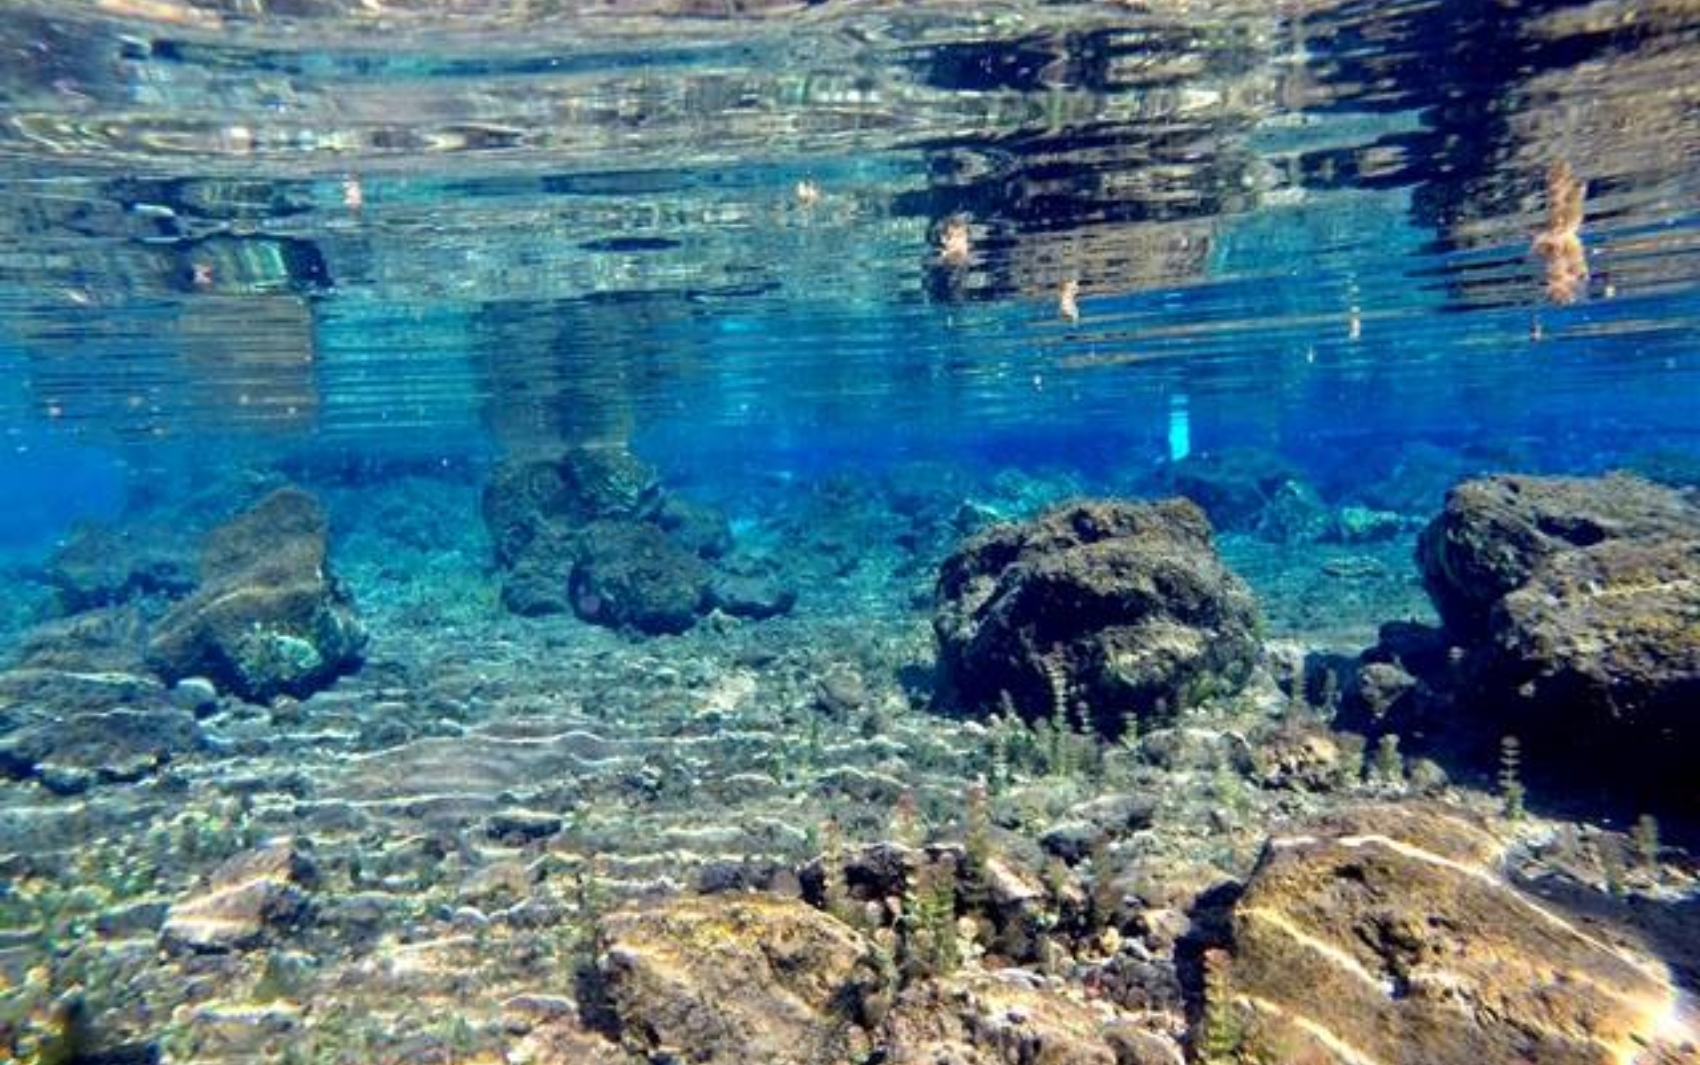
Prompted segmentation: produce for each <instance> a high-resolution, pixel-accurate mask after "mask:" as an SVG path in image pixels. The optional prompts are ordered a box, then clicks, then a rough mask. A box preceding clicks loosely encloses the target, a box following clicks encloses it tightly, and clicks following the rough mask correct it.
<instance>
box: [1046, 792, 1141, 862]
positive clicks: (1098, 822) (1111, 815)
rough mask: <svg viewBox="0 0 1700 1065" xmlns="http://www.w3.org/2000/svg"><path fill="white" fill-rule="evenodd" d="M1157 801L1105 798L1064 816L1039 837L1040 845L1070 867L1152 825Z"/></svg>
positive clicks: (1081, 806) (1104, 796)
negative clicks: (1103, 847)
mask: <svg viewBox="0 0 1700 1065" xmlns="http://www.w3.org/2000/svg"><path fill="white" fill-rule="evenodd" d="M1156 812H1157V801H1156V799H1154V798H1153V797H1151V796H1149V795H1103V796H1100V797H1099V798H1096V799H1093V800H1091V801H1089V802H1083V803H1079V804H1077V805H1075V806H1072V807H1070V808H1069V809H1068V810H1066V811H1064V812H1063V817H1062V819H1061V820H1060V821H1058V822H1057V823H1056V824H1054V825H1052V826H1051V827H1050V828H1048V829H1046V830H1045V832H1044V834H1043V835H1041V836H1040V837H1039V845H1040V846H1041V847H1043V848H1044V849H1045V850H1046V851H1047V852H1048V853H1050V854H1052V855H1054V856H1056V857H1058V858H1061V859H1062V860H1063V861H1065V862H1067V863H1069V864H1070V865H1073V864H1075V863H1076V862H1080V861H1084V860H1085V859H1086V858H1088V857H1090V856H1091V854H1092V852H1093V850H1094V849H1096V848H1097V847H1100V846H1103V845H1104V844H1107V843H1110V842H1111V841H1113V840H1117V839H1120V838H1121V837H1123V836H1125V835H1127V834H1128V833H1129V832H1134V831H1137V830H1139V829H1142V828H1148V827H1150V825H1151V820H1152V817H1153V816H1154V815H1155V814H1156Z"/></svg>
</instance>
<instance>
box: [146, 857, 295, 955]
mask: <svg viewBox="0 0 1700 1065" xmlns="http://www.w3.org/2000/svg"><path fill="white" fill-rule="evenodd" d="M316 879H317V873H316V870H315V869H314V867H313V863H312V861H311V860H310V859H309V858H308V857H307V855H306V854H305V852H304V851H303V850H302V849H301V848H300V846H299V845H298V844H297V843H295V842H294V841H292V840H277V841H274V842H272V843H268V844H266V845H265V846H263V847H260V848H258V849H256V850H251V851H246V852H244V853H242V854H238V855H236V856H235V857H233V858H231V859H230V860H229V861H227V862H225V863H224V864H223V865H221V866H219V867H218V868H217V869H216V870H214V871H213V874H212V876H210V877H209V878H208V879H207V883H206V885H205V886H204V887H203V888H201V889H200V890H199V891H197V892H195V893H194V894H192V895H190V896H189V897H188V898H186V899H182V900H180V901H178V902H177V903H175V904H174V905H173V906H172V907H171V910H170V912H169V913H168V914H167V915H166V918H165V927H164V928H163V929H161V931H160V941H161V943H162V945H164V946H165V947H167V948H170V949H177V950H190V951H200V952H217V951H229V950H242V949H246V948H248V947H252V946H255V945H256V944H258V943H260V942H262V941H263V940H264V939H265V938H266V936H267V935H269V934H271V933H272V932H274V931H277V930H280V929H285V928H288V927H290V926H292V925H294V924H295V923H296V922H298V921H299V920H300V919H301V918H302V916H303V915H304V914H305V913H306V910H307V903H308V898H307V891H308V889H310V888H311V887H312V886H313V884H314V882H315V880H316Z"/></svg>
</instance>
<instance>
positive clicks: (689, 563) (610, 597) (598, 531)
mask: <svg viewBox="0 0 1700 1065" xmlns="http://www.w3.org/2000/svg"><path fill="white" fill-rule="evenodd" d="M575 552H576V556H577V561H576V563H575V564H574V566H573V570H572V574H571V576H570V577H569V579H568V598H569V600H570V602H571V603H572V606H573V611H574V612H575V613H577V614H578V616H579V617H580V618H582V619H584V620H585V621H589V622H592V623H594V624H597V625H607V626H609V627H611V628H629V629H634V630H636V631H638V632H642V633H647V634H651V635H654V634H659V633H678V632H684V631H685V630H686V629H688V628H690V627H691V626H692V625H693V624H695V622H696V619H697V617H698V616H699V615H700V614H702V613H704V612H705V611H706V610H707V608H708V588H709V579H710V573H709V569H708V567H707V565H705V564H704V563H703V561H702V560H701V559H700V558H698V557H697V556H696V555H693V554H691V553H690V552H689V551H686V550H685V549H684V548H682V547H680V546H678V545H677V544H675V543H674V542H673V541H671V540H669V539H668V538H667V536H666V534H665V533H663V532H662V531H661V530H660V529H658V528H656V527H655V526H654V525H650V524H648V523H647V522H637V521H613V520H609V521H597V522H592V523H591V524H590V525H589V526H587V527H586V528H585V529H584V531H583V532H582V533H580V534H579V536H578V538H577V539H576V541H575Z"/></svg>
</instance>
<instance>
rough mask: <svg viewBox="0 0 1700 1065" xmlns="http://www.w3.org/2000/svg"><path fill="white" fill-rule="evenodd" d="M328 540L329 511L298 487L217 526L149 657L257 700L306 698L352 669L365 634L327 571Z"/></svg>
mask: <svg viewBox="0 0 1700 1065" xmlns="http://www.w3.org/2000/svg"><path fill="white" fill-rule="evenodd" d="M326 538H327V528H326V521H325V513H324V510H323V509H322V508H321V507H320V506H319V504H318V502H317V501H316V500H315V499H314V498H313V497H312V496H310V495H308V494H307V493H305V492H302V491H300V490H298V489H293V488H285V489H280V490H279V491H276V492H274V493H272V494H271V495H269V496H267V497H266V498H265V499H263V500H261V501H260V502H259V503H258V504H256V505H255V506H254V507H253V509H251V510H248V511H245V512H244V513H242V514H240V515H238V516H237V517H235V518H233V519H232V520H230V521H228V522H226V523H225V524H223V525H220V526H218V527H217V528H215V529H213V530H212V532H210V533H209V534H208V535H207V538H206V541H205V543H204V544H203V545H202V548H201V584H200V587H199V588H198V589H197V590H196V591H195V593H194V594H193V595H191V596H190V597H189V598H187V599H185V600H183V601H182V602H181V603H179V604H177V606H175V607H173V608H172V610H171V611H170V612H169V613H168V614H166V615H165V617H163V618H161V619H160V621H159V623H158V624H157V625H156V626H155V627H154V632H153V637H152V639H151V640H150V641H149V642H148V661H149V662H150V663H151V664H152V666H153V667H154V669H155V670H156V671H157V672H159V673H160V675H161V676H163V677H165V678H166V679H167V680H177V679H180V678H182V677H187V676H205V677H208V678H210V679H212V680H213V681H215V682H216V683H218V684H219V685H221V686H222V687H224V688H226V689H228V690H230V691H232V692H235V693H236V694H238V695H240V696H242V697H243V698H245V699H251V700H266V699H270V698H271V697H273V696H275V695H279V694H289V695H294V696H297V697H299V696H305V695H308V694H310V693H312V692H313V691H316V690H318V689H319V688H322V687H324V686H325V685H326V684H328V683H330V682H331V681H332V680H333V679H335V678H336V677H337V676H339V675H340V674H342V673H345V672H347V671H348V670H350V669H352V668H353V667H354V666H355V665H357V664H358V663H359V661H360V653H361V650H362V649H363V648H364V647H365V644H366V632H365V629H364V627H363V626H362V625H361V623H360V621H359V619H358V618H357V617H356V616H355V613H354V606H353V602H352V600H351V598H350V597H349V595H348V592H347V591H346V589H344V588H343V587H342V586H341V584H339V583H338V582H337V581H336V580H335V579H334V578H333V577H332V576H331V575H330V573H329V572H328V570H327V568H326V558H325V555H326Z"/></svg>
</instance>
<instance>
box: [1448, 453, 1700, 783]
mask: <svg viewBox="0 0 1700 1065" xmlns="http://www.w3.org/2000/svg"><path fill="white" fill-rule="evenodd" d="M1418 561H1419V564H1420V566H1421V568H1422V572H1423V580H1424V583H1425V585H1426V586H1427V588H1428V590H1429V593H1430V595H1431V597H1432V598H1433V599H1434V603H1435V607H1436V608H1437V609H1438V610H1439V612H1440V615H1441V617H1442V618H1443V619H1444V621H1445V623H1446V628H1447V635H1448V636H1449V637H1450V638H1451V639H1452V640H1454V641H1456V642H1457V643H1459V644H1461V645H1462V646H1463V647H1464V648H1465V650H1466V651H1467V652H1468V654H1469V665H1470V673H1471V679H1472V686H1473V688H1474V691H1473V700H1474V702H1476V703H1477V704H1478V706H1479V709H1480V712H1482V713H1484V714H1486V715H1489V716H1492V717H1494V718H1496V719H1497V723H1498V725H1499V727H1500V728H1501V729H1502V730H1504V731H1510V732H1516V733H1518V734H1519V735H1521V736H1522V737H1523V739H1524V740H1525V741H1528V742H1530V744H1531V750H1533V751H1539V750H1541V749H1542V748H1546V749H1548V750H1559V751H1566V752H1568V753H1570V754H1572V755H1573V756H1574V760H1575V761H1576V762H1577V764H1579V765H1586V766H1589V767H1592V766H1595V765H1600V766H1601V767H1610V768H1616V769H1618V770H1620V771H1621V772H1622V773H1624V774H1628V775H1633V776H1636V777H1648V776H1665V777H1667V778H1669V779H1671V780H1674V781H1676V782H1678V783H1679V784H1681V783H1682V782H1683V781H1686V780H1687V779H1689V778H1688V775H1687V774H1688V773H1689V772H1691V770H1692V761H1693V758H1694V756H1695V754H1696V752H1697V746H1696V745H1697V744H1700V713H1697V709H1696V708H1700V505H1697V504H1696V502H1695V501H1694V499H1693V498H1691V497H1690V496H1687V495H1684V494H1682V493H1679V492H1676V491H1673V490H1671V489H1668V488H1662V487H1660V486H1657V485H1654V484H1651V483H1649V482H1647V481H1643V480H1640V479H1639V478H1635V477H1628V476H1621V475H1616V476H1610V477H1603V478H1593V479H1582V478H1562V477H1521V476H1499V477H1488V478H1483V479H1481V480H1476V481H1469V482H1466V483H1464V484H1461V485H1458V486H1457V487H1456V488H1454V489H1453V490H1452V491H1451V492H1450V493H1448V495H1447V500H1446V508H1445V510H1444V511H1443V512H1442V513H1441V514H1440V516H1439V517H1437V518H1435V519H1434V521H1433V522H1431V523H1430V524H1429V526H1428V528H1427V529H1426V530H1425V531H1424V533H1423V535H1422V537H1421V541H1420V543H1419V547H1418Z"/></svg>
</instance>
